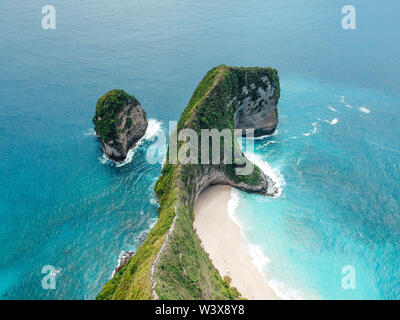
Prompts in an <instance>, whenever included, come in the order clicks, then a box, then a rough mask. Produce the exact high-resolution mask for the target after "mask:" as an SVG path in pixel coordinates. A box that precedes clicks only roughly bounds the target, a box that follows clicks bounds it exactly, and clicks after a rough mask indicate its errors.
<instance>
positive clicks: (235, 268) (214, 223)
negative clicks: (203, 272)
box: [193, 185, 279, 300]
mask: <svg viewBox="0 0 400 320" xmlns="http://www.w3.org/2000/svg"><path fill="white" fill-rule="evenodd" d="M231 189H232V187H230V186H226V185H215V186H211V187H209V188H207V189H205V190H203V191H202V192H201V194H200V195H199V197H198V199H197V201H196V203H195V205H194V215H195V219H194V223H193V227H194V229H195V232H196V234H197V236H198V237H199V238H200V240H201V242H202V246H203V248H204V250H205V251H206V252H207V253H208V254H209V256H210V259H211V261H212V263H213V265H214V266H215V267H216V268H217V270H218V271H219V273H220V274H221V276H222V277H225V276H229V277H230V278H231V279H232V283H231V285H232V286H233V287H236V288H237V289H238V291H239V292H240V293H241V294H242V296H243V297H244V298H246V299H249V300H279V297H278V296H277V295H276V294H275V292H274V290H273V289H272V288H271V287H269V286H268V284H267V283H266V282H265V279H264V277H263V275H262V274H260V272H259V271H258V270H257V268H256V267H255V266H254V264H253V263H252V259H251V257H250V255H249V254H248V253H247V251H246V248H245V246H244V243H243V237H242V234H241V230H240V228H239V227H238V226H237V225H236V223H235V222H234V221H233V220H232V218H231V217H230V216H229V212H228V202H229V200H230V199H231Z"/></svg>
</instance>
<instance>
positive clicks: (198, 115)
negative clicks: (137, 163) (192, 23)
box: [98, 66, 280, 299]
mask: <svg viewBox="0 0 400 320" xmlns="http://www.w3.org/2000/svg"><path fill="white" fill-rule="evenodd" d="M279 94H280V89H279V78H278V75H277V72H276V70H274V69H271V68H235V67H227V66H219V67H217V68H214V69H212V70H210V71H209V72H208V73H207V75H206V76H205V77H204V79H203V80H202V81H201V82H200V84H199V85H198V87H197V89H196V90H195V92H194V94H193V96H192V98H191V100H190V101H189V104H188V106H187V107H186V109H185V110H184V112H183V114H182V116H181V118H180V120H179V123H178V127H177V132H180V131H181V130H182V129H186V128H190V129H194V130H196V131H197V132H200V130H201V129H212V128H216V129H218V130H222V129H226V128H228V129H230V130H232V132H233V131H234V129H235V127H239V128H241V129H248V128H253V129H255V131H256V132H257V134H258V135H262V134H265V133H270V132H273V130H275V127H276V124H277V122H278V118H277V103H278V101H279ZM184 144H185V142H180V143H179V145H178V147H182V145H184ZM232 144H233V145H234V148H232V149H233V150H237V140H236V138H233V139H232ZM221 153H223V150H221ZM246 161H247V162H248V160H247V159H246ZM238 167H239V165H238V164H237V162H235V161H234V162H233V163H232V164H223V163H221V164H215V165H214V164H198V165H196V164H186V165H183V164H179V163H178V164H171V163H170V161H169V157H168V158H167V162H166V164H165V165H164V167H163V170H162V174H161V176H160V178H159V180H158V181H157V184H156V187H155V192H156V194H157V197H158V200H159V203H160V209H159V219H158V222H157V224H156V225H155V226H154V228H153V229H152V230H151V232H150V234H149V236H148V237H147V239H146V240H145V241H144V243H143V244H142V245H141V246H140V248H139V249H138V251H137V253H136V254H135V255H134V256H133V258H132V259H131V260H130V261H129V263H128V264H127V265H126V266H125V267H124V268H122V270H121V271H120V272H118V273H117V274H116V275H115V276H114V278H113V279H111V280H110V281H109V282H108V283H107V284H106V285H105V286H104V288H103V290H102V291H101V293H100V294H99V296H98V299H236V298H238V297H240V293H238V292H237V290H236V289H235V288H232V287H230V285H229V281H226V280H224V279H222V278H221V276H220V274H219V273H218V271H217V270H216V269H215V267H214V266H213V265H212V263H211V260H210V259H209V257H208V255H207V254H206V253H205V251H204V250H203V248H202V246H201V243H200V240H199V239H198V237H197V235H196V233H195V231H194V230H193V220H194V216H193V205H194V202H195V201H196V199H197V197H198V195H199V194H200V192H201V191H202V190H204V189H205V188H207V187H208V186H210V185H212V184H227V185H231V186H233V187H236V188H239V189H241V190H244V191H247V192H253V193H259V194H262V195H267V196H273V195H274V194H275V193H276V192H277V190H276V187H275V185H274V183H273V181H272V180H271V179H270V178H269V177H267V176H266V175H265V174H264V173H263V172H262V171H261V170H260V169H259V168H258V167H257V166H254V170H253V171H252V173H251V174H249V175H238V174H236V171H235V169H237V168H238Z"/></svg>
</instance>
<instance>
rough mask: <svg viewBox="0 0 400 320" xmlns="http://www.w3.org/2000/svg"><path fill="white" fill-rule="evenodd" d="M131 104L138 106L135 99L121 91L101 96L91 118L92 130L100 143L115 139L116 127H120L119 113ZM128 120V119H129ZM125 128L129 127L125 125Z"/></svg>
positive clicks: (113, 91) (112, 91) (116, 90)
mask: <svg viewBox="0 0 400 320" xmlns="http://www.w3.org/2000/svg"><path fill="white" fill-rule="evenodd" d="M128 102H131V103H133V104H135V105H136V104H139V101H137V100H136V98H135V97H133V96H131V95H129V94H127V93H126V92H125V91H123V90H118V89H115V90H111V91H109V92H107V93H106V94H105V95H103V96H102V97H101V98H100V99H99V101H98V102H97V104H96V113H95V116H94V117H93V123H94V130H95V131H96V133H97V134H98V135H99V136H100V138H101V139H102V141H104V142H108V141H113V140H116V139H117V126H119V125H120V121H121V120H120V119H118V115H119V113H120V112H121V111H122V110H123V108H124V106H126V105H127V104H128ZM129 120H130V119H129ZM126 128H130V125H128V123H126Z"/></svg>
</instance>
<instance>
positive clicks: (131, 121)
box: [93, 90, 148, 161]
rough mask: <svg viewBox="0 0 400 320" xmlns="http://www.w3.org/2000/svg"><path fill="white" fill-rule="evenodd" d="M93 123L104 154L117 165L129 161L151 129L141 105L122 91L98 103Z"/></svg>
mask: <svg viewBox="0 0 400 320" xmlns="http://www.w3.org/2000/svg"><path fill="white" fill-rule="evenodd" d="M93 123H94V129H95V132H96V134H97V135H98V137H99V138H100V141H101V144H102V147H103V150H104V153H105V154H106V155H107V156H108V157H109V158H111V159H113V160H117V161H121V160H124V159H125V158H126V155H127V153H128V151H129V149H131V148H132V147H133V146H135V144H136V143H137V142H138V141H139V140H140V139H141V138H142V137H143V136H144V134H145V133H146V129H147V125H148V123H147V119H146V112H145V111H144V110H143V109H142V107H141V105H140V103H139V101H138V100H137V99H136V98H135V97H134V96H131V95H129V94H127V93H126V92H124V91H122V90H112V91H110V92H108V93H106V94H105V95H103V96H102V97H101V98H100V99H99V101H98V102H97V105H96V114H95V116H94V117H93Z"/></svg>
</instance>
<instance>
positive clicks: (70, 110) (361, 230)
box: [0, 0, 400, 299]
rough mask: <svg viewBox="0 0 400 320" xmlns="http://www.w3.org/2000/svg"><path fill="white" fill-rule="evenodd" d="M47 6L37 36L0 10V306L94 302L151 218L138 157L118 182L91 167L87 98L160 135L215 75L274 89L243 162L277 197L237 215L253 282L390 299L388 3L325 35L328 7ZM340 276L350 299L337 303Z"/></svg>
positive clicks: (393, 230)
mask: <svg viewBox="0 0 400 320" xmlns="http://www.w3.org/2000/svg"><path fill="white" fill-rule="evenodd" d="M51 4H52V5H54V6H55V8H56V10H57V29H56V30H51V31H45V30H42V29H41V19H42V15H41V5H42V4H38V3H33V2H32V1H27V0H25V1H18V3H16V2H15V1H10V0H5V1H2V2H1V4H0V8H1V12H2V14H1V20H0V26H1V30H2V32H1V40H2V41H1V43H0V70H1V73H0V116H1V119H2V121H1V122H0V150H1V151H0V239H1V259H0V297H1V298H2V299H10V298H18V299H26V298H30V299H32V298H35V299H93V298H94V297H95V296H96V294H97V293H98V292H99V290H100V288H101V286H102V285H103V284H104V283H105V282H106V281H107V280H108V279H109V278H110V276H111V273H112V271H113V269H114V268H115V266H116V264H117V261H118V256H119V254H120V253H121V251H123V250H135V249H136V248H137V247H138V246H139V245H140V243H141V241H143V238H144V236H145V234H146V232H147V230H148V229H149V228H150V227H151V225H152V224H153V223H154V221H155V219H156V216H157V211H156V209H157V204H156V202H155V201H154V200H155V198H154V194H153V191H152V189H153V185H154V182H155V181H156V180H157V177H158V175H159V172H160V166H159V165H154V166H153V165H149V164H148V163H147V162H146V160H145V152H146V149H147V148H148V146H149V145H150V144H151V141H150V140H144V141H143V144H142V145H141V146H140V147H139V148H138V149H136V151H135V153H134V155H133V157H132V161H131V162H130V163H127V164H126V165H124V166H121V167H116V166H115V165H113V164H112V163H110V162H107V161H105V160H104V159H103V157H102V150H101V148H100V146H99V143H98V141H97V140H96V138H95V137H94V136H93V134H92V133H93V126H92V123H91V118H92V116H93V112H94V106H95V103H96V101H97V99H98V97H99V96H100V95H101V94H103V93H104V92H106V91H108V90H110V89H114V88H121V89H124V90H126V91H127V92H129V93H131V94H134V95H136V97H137V98H138V99H139V100H140V101H141V102H142V105H143V107H144V108H145V109H146V111H147V113H148V115H149V117H150V118H152V119H154V121H153V122H152V124H153V126H152V127H153V129H156V128H157V126H161V130H166V129H167V128H166V123H168V121H169V120H177V119H178V118H179V115H180V113H181V112H182V111H183V109H184V107H185V106H186V104H187V102H188V100H189V98H190V96H191V94H192V92H193V90H194V89H195V87H196V86H197V84H198V82H199V81H200V79H201V77H202V76H203V75H204V74H205V73H206V72H207V71H208V70H209V69H210V68H212V67H214V66H216V65H219V64H222V63H224V64H228V65H237V66H241V65H243V66H273V67H275V68H277V69H278V70H279V72H280V76H281V82H282V98H281V102H280V106H279V108H280V125H279V131H278V134H277V135H276V136H272V137H270V138H267V139H265V140H258V141H257V147H259V149H257V150H256V154H257V155H258V156H259V157H261V159H263V160H267V161H268V163H269V164H270V166H271V167H272V168H273V169H274V170H275V172H276V173H277V175H278V173H279V172H280V175H278V177H279V178H280V179H283V180H284V181H283V180H282V190H283V192H282V195H281V197H280V198H278V199H266V198H259V197H255V196H252V195H245V194H240V205H239V208H238V210H237V214H238V216H240V218H241V220H242V222H243V224H244V225H245V226H246V228H251V230H247V229H246V235H247V236H248V238H249V240H250V241H251V242H252V243H253V244H254V245H255V246H259V247H258V248H259V250H261V251H262V253H263V254H264V255H265V256H266V257H268V258H269V260H270V263H269V264H266V265H265V266H264V267H265V272H266V275H267V277H268V279H270V278H272V279H274V281H276V282H277V283H280V286H281V287H283V289H282V291H285V292H290V293H293V292H294V293H295V295H296V294H299V295H302V296H305V297H314V296H318V297H323V298H337V297H342V298H360V297H364V298H365V297H367V298H376V297H380V298H398V297H399V290H400V289H399V288H400V284H399V281H398V280H397V279H399V275H398V271H397V270H398V269H399V268H398V267H399V260H398V259H399V258H398V257H399V254H398V245H397V244H398V243H399V241H398V231H397V230H400V228H399V226H398V224H399V221H400V219H399V216H398V214H399V212H400V210H399V200H398V194H399V187H398V181H399V163H398V158H399V157H398V156H399V155H398V150H399V147H398V146H399V137H400V135H399V130H400V129H399V128H398V123H399V120H400V119H399V117H400V115H399V112H398V97H399V93H398V88H399V85H400V75H399V73H398V70H400V61H399V56H400V54H399V53H400V43H399V42H398V41H397V39H396V38H395V36H394V35H396V34H397V33H398V31H399V29H400V25H399V23H398V16H399V13H400V6H399V4H398V2H397V1H395V0H388V1H385V5H382V3H381V2H378V1H368V3H364V2H361V1H355V3H354V5H355V6H356V8H357V13H358V29H357V30H354V31H344V30H343V29H342V28H341V25H340V21H341V18H342V15H341V13H340V10H341V7H342V6H343V3H342V2H341V1H329V3H324V4H323V5H322V4H321V1H317V0H308V1H300V0H288V1H285V3H284V4H283V3H282V1H280V0H270V1H256V0H249V1H239V0H234V1H227V0H221V1H202V2H198V1H193V0H187V1H183V0H182V1H172V0H164V1H151V0H149V1H146V2H143V1H132V0H115V1H112V2H110V1H105V0H96V1H94V0H88V1H85V2H84V3H82V2H80V1H77V0H72V1H68V3H65V1H60V0H52V1H51ZM342 96H343V97H344V102H345V103H343V102H341V101H342V100H343V99H342ZM345 104H348V105H351V106H353V108H352V109H350V108H348V107H346V105H345ZM329 106H331V107H332V108H333V109H335V110H337V112H334V111H332V110H331V109H329ZM361 107H364V108H367V109H369V110H370V113H364V112H361V111H360V110H359V108H361ZM362 110H364V109H362ZM364 111H366V110H364ZM336 118H337V123H336V124H331V123H332V120H334V119H336ZM319 119H320V120H319ZM324 120H328V122H329V123H327V122H325V121H324ZM313 123H315V124H314V126H313ZM333 123H334V122H333ZM315 128H316V129H315ZM314 132H315V134H314ZM303 133H311V134H310V135H307V136H304V135H303ZM295 136H296V137H297V139H290V138H292V137H295ZM270 141H276V142H277V143H270V144H268V145H267V143H268V142H270ZM283 182H284V183H283ZM45 265H53V266H54V267H55V268H57V269H62V270H61V273H60V274H59V275H58V276H57V287H56V290H43V289H42V286H41V279H42V277H43V275H42V274H41V269H42V267H43V266H45ZM344 265H353V266H354V267H355V269H356V271H357V289H356V290H346V291H344V290H343V289H342V288H341V277H342V276H343V275H342V274H341V268H342V266H344Z"/></svg>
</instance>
